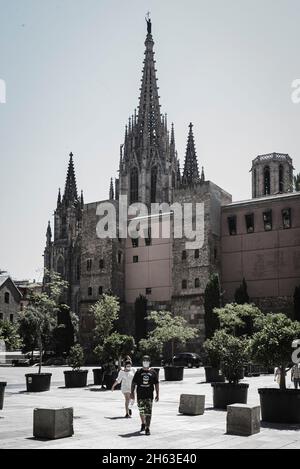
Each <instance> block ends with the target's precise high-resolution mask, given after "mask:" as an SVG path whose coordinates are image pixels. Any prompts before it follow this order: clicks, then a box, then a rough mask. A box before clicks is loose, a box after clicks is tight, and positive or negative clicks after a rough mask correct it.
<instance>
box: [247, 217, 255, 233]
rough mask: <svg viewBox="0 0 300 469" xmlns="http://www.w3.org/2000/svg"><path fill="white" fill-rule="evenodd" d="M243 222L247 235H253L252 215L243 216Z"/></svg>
mask: <svg viewBox="0 0 300 469" xmlns="http://www.w3.org/2000/svg"><path fill="white" fill-rule="evenodd" d="M245 221H246V230H247V233H253V232H254V214H253V213H248V214H247V215H245Z"/></svg>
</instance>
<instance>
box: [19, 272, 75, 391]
mask: <svg viewBox="0 0 300 469" xmlns="http://www.w3.org/2000/svg"><path fill="white" fill-rule="evenodd" d="M45 278H47V281H46V282H45V286H44V291H43V292H42V293H34V294H33V295H32V296H31V298H30V301H29V305H28V306H27V307H26V309H25V310H24V311H23V312H21V313H20V317H19V325H20V331H22V330H23V331H24V330H26V328H27V326H28V330H30V333H31V334H33V335H34V337H35V341H36V344H37V346H38V349H39V366H38V373H27V374H26V375H25V376H26V386H27V391H28V392H42V391H49V389H50V382H51V376H52V373H42V362H43V354H44V350H45V349H46V347H47V345H49V343H50V342H51V338H52V334H53V330H54V329H55V327H56V326H57V313H58V311H59V310H60V307H61V304H60V301H59V300H60V297H61V295H62V293H63V291H64V289H65V288H66V287H67V282H65V281H64V280H62V279H61V276H60V274H58V273H57V272H45ZM31 342H34V340H33V338H31Z"/></svg>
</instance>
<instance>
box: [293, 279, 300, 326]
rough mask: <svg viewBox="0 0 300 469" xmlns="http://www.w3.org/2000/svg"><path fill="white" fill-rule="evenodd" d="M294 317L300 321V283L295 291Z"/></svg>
mask: <svg viewBox="0 0 300 469" xmlns="http://www.w3.org/2000/svg"><path fill="white" fill-rule="evenodd" d="M294 319H295V320H296V321H300V285H299V286H298V287H296V288H295V291H294Z"/></svg>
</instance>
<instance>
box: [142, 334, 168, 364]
mask: <svg viewBox="0 0 300 469" xmlns="http://www.w3.org/2000/svg"><path fill="white" fill-rule="evenodd" d="M138 348H139V352H140V354H141V355H149V357H151V361H152V363H153V362H154V361H156V360H159V359H161V357H162V352H163V345H162V343H161V342H159V341H158V340H157V339H155V338H154V337H148V338H147V339H141V340H140V341H139V345H138Z"/></svg>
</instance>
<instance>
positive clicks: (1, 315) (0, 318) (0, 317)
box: [0, 313, 3, 321]
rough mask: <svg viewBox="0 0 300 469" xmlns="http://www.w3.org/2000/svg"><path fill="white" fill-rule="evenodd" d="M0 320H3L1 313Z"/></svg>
mask: <svg viewBox="0 0 300 469" xmlns="http://www.w3.org/2000/svg"><path fill="white" fill-rule="evenodd" d="M0 320H1V321H2V320H3V313H0Z"/></svg>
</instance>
